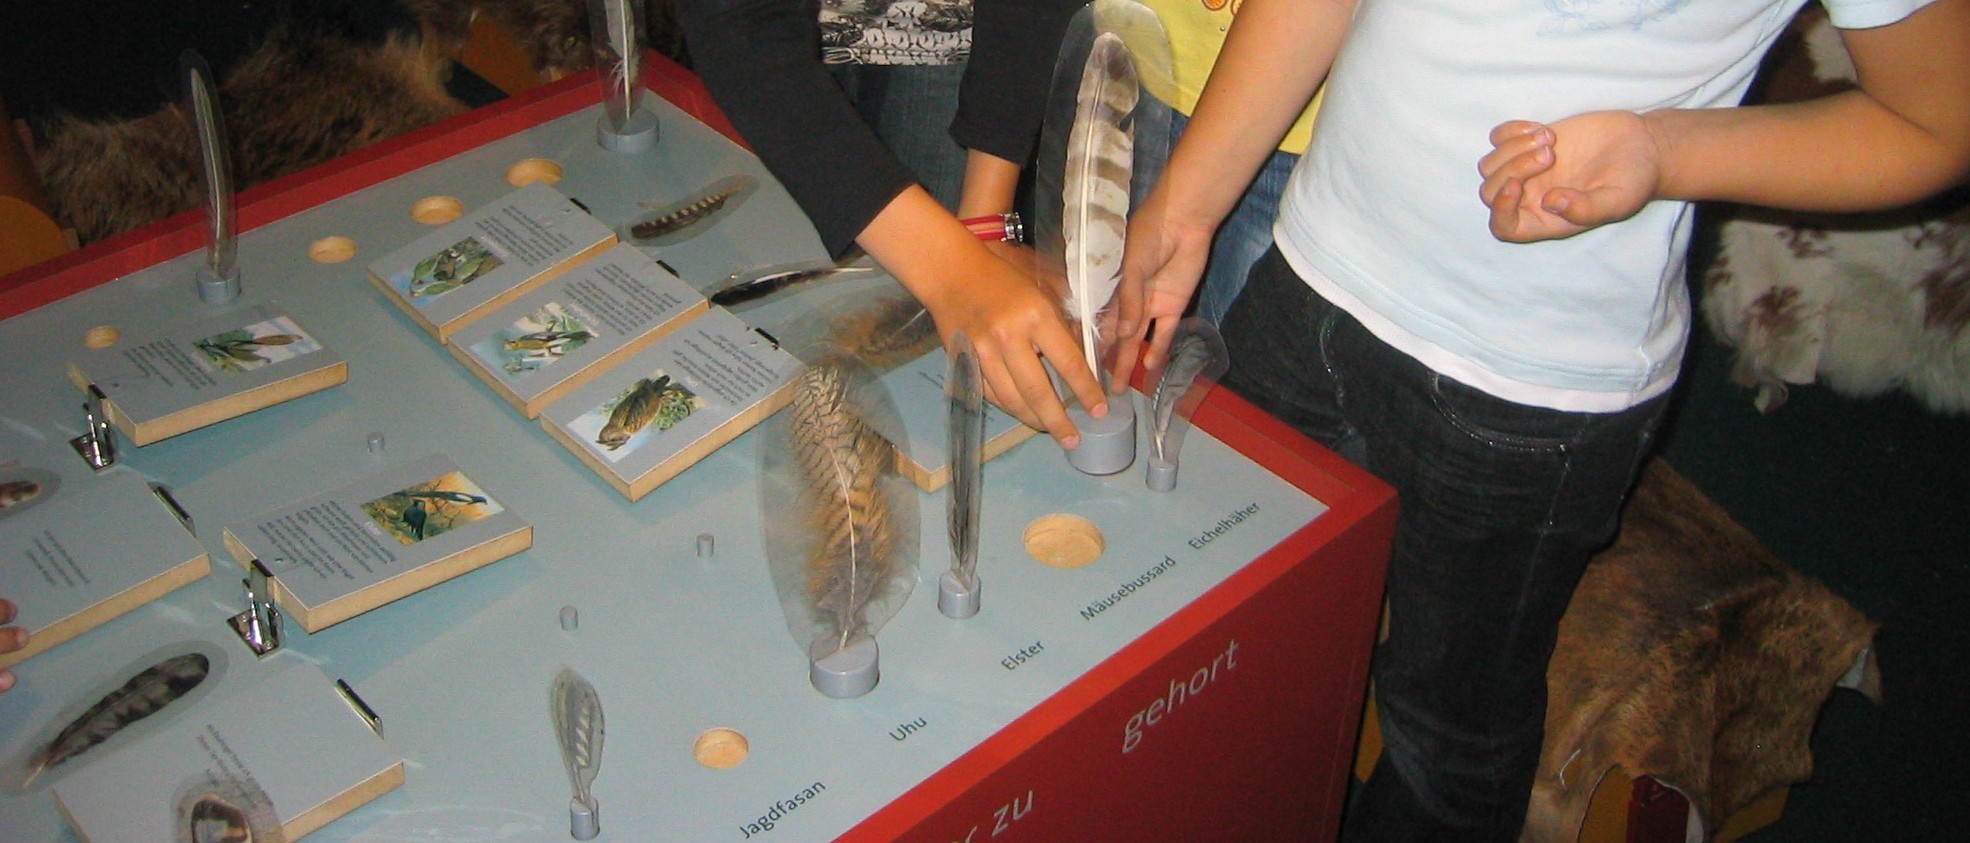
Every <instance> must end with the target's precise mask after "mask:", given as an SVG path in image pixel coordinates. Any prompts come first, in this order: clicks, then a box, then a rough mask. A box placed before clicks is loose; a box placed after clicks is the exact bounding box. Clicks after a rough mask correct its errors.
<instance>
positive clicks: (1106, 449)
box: [1033, 0, 1175, 475]
mask: <svg viewBox="0 0 1970 843" xmlns="http://www.w3.org/2000/svg"><path fill="white" fill-rule="evenodd" d="M1170 64H1171V59H1170V44H1169V38H1168V36H1167V35H1166V34H1165V33H1164V31H1163V25H1162V23H1161V21H1160V20H1159V19H1158V18H1157V17H1156V14H1155V13H1154V12H1152V11H1150V10H1149V9H1148V8H1147V7H1145V6H1143V5H1142V4H1140V3H1137V2H1135V0H1096V2H1094V3H1091V4H1089V5H1088V6H1087V7H1086V8H1083V9H1082V10H1081V11H1080V12H1078V13H1076V14H1075V16H1074V19H1073V20H1072V21H1070V22H1069V24H1068V27H1067V35H1066V37H1065V38H1064V39H1063V40H1062V44H1061V53H1060V57H1059V60H1058V62H1057V63H1056V64H1055V66H1054V76H1053V87H1052V89H1051V91H1050V93H1049V94H1048V97H1047V108H1046V116H1045V119H1044V121H1043V122H1042V124H1041V129H1040V147H1039V157H1038V163H1037V166H1036V168H1035V179H1036V190H1035V191H1034V216H1035V220H1034V226H1033V230H1034V245H1035V249H1036V250H1037V251H1038V253H1039V256H1040V261H1039V265H1040V267H1041V270H1040V271H1041V274H1042V277H1041V283H1042V285H1043V286H1047V287H1049V288H1053V289H1058V290H1060V291H1061V292H1060V298H1061V301H1062V308H1063V310H1064V311H1065V313H1066V315H1067V317H1068V319H1069V320H1070V321H1071V322H1073V323H1074V325H1075V326H1076V328H1077V329H1078V330H1079V332H1080V335H1081V353H1082V356H1083V357H1084V358H1085V359H1086V360H1087V362H1088V364H1089V366H1090V368H1091V369H1092V370H1093V372H1094V375H1095V378H1096V379H1097V380H1099V381H1101V383H1102V384H1103V386H1104V387H1106V386H1107V385H1108V380H1109V378H1108V373H1109V372H1111V371H1113V370H1114V368H1115V366H1114V363H1115V360H1114V354H1115V347H1114V340H1115V335H1114V330H1113V323H1114V317H1115V312H1114V306H1113V305H1114V301H1113V300H1114V298H1115V293H1116V290H1117V288H1118V287H1119V285H1120V283H1121V272H1122V247H1123V243H1124V240H1125V239H1126V234H1127V230H1128V215H1129V202H1130V191H1131V188H1132V187H1133V173H1134V170H1135V160H1136V157H1137V155H1138V154H1140V153H1141V152H1147V151H1148V150H1147V147H1148V146H1150V145H1155V146H1157V147H1158V148H1161V147H1166V146H1167V144H1168V138H1169V114H1170V109H1169V108H1168V107H1166V106H1163V105H1162V104H1161V102H1160V101H1159V100H1158V99H1157V97H1158V95H1159V94H1160V95H1162V96H1168V94H1169V92H1171V91H1173V90H1174V87H1175V86H1174V84H1172V82H1171V79H1172V77H1171V75H1170ZM1139 140H1140V143H1138V141H1139ZM1068 413H1069V417H1070V419H1071V420H1072V421H1073V423H1074V427H1075V428H1076V429H1077V430H1078V431H1079V432H1080V435H1081V443H1080V445H1079V446H1078V447H1076V448H1075V449H1074V450H1072V451H1069V452H1068V454H1067V459H1068V462H1069V463H1070V464H1072V465H1073V466H1074V467H1075V468H1077V469H1079V470H1081V471H1082V472H1084V473H1087V474H1096V475H1101V474H1113V473H1115V472H1118V471H1121V470H1122V469H1125V468H1127V467H1129V465H1130V464H1131V463H1133V462H1134V461H1135V437H1136V431H1135V428H1136V421H1135V407H1134V403H1133V402H1132V400H1130V399H1129V398H1127V397H1126V396H1121V397H1117V398H1115V399H1113V400H1110V401H1109V402H1108V414H1107V415H1106V416H1104V417H1102V418H1099V419H1097V418H1093V417H1092V416H1090V415H1088V413H1087V411H1086V409H1084V408H1081V407H1070V408H1069V409H1068Z"/></svg>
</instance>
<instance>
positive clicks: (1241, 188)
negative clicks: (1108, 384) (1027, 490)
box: [1117, 0, 1354, 380]
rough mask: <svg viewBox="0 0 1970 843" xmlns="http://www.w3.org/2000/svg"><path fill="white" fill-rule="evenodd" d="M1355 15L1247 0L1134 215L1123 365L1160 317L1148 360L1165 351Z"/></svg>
mask: <svg viewBox="0 0 1970 843" xmlns="http://www.w3.org/2000/svg"><path fill="white" fill-rule="evenodd" d="M1353 16H1354V0H1246V2H1245V3H1244V5H1242V6H1240V7H1239V10H1238V17H1237V18H1236V19H1235V20H1234V21H1233V23H1232V26H1231V32H1230V34H1229V35H1228V36H1226V38H1225V44H1224V50H1223V51H1222V52H1220V53H1219V54H1218V60H1217V64H1216V65H1214V66H1213V67H1212V69H1211V78H1210V82H1209V84H1207V85H1206V86H1205V87H1204V93H1203V96H1202V98H1201V99H1199V100H1198V103H1197V109H1196V113H1195V114H1193V115H1192V116H1191V120H1190V125H1189V126H1187V127H1186V128H1185V129H1184V132H1183V137H1182V138H1181V139H1179V140H1178V142H1177V146H1176V149H1175V150H1174V151H1172V152H1171V153H1170V163H1169V166H1168V168H1166V169H1165V170H1164V172H1163V179H1162V181H1160V182H1158V183H1157V184H1156V188H1155V190H1154V191H1152V192H1151V193H1150V195H1149V198H1148V199H1146V200H1144V202H1143V206H1142V207H1141V208H1139V209H1137V210H1136V212H1135V214H1134V215H1133V216H1132V218H1131V220H1130V223H1129V239H1128V248H1127V250H1126V251H1125V252H1124V257H1123V262H1122V278H1123V284H1122V286H1121V290H1120V292H1121V294H1122V296H1123V300H1122V312H1121V316H1122V318H1121V324H1120V326H1119V328H1118V330H1119V331H1120V334H1121V336H1122V345H1121V352H1122V353H1121V354H1120V355H1118V361H1117V362H1118V365H1119V366H1121V367H1123V372H1124V373H1125V372H1126V370H1127V367H1130V366H1133V365H1134V362H1135V349H1136V348H1137V345H1138V344H1139V343H1140V342H1141V340H1142V336H1143V332H1144V330H1145V329H1147V328H1149V327H1150V326H1151V325H1152V324H1153V325H1154V326H1155V328H1156V336H1155V339H1154V341H1153V343H1152V345H1151V347H1150V354H1149V362H1150V363H1151V364H1152V365H1153V364H1155V363H1156V362H1157V361H1159V360H1160V359H1161V358H1162V355H1163V352H1164V350H1165V349H1167V348H1168V346H1169V341H1170V338H1171V336H1172V335H1173V334H1174V330H1175V328H1176V323H1177V320H1179V319H1181V318H1183V310H1184V307H1185V306H1186V305H1187V304H1188V303H1189V301H1190V296H1191V294H1192V293H1193V292H1194V291H1195V290H1196V288H1197V282H1198V279H1199V278H1201V277H1202V275H1203V272H1204V264H1205V261H1206V260H1207V258H1208V257H1209V256H1210V251H1211V237H1212V235H1213V234H1215V233H1216V232H1217V227H1218V225H1219V223H1221V222H1223V221H1224V217H1225V215H1226V214H1229V213H1231V209H1232V208H1233V207H1234V206H1235V205H1237V203H1238V197H1239V196H1240V195H1242V194H1243V193H1244V192H1245V187H1246V186H1247V185H1249V184H1250V183H1251V181H1252V177H1253V176H1254V175H1255V174H1257V173H1258V170H1259V167H1260V166H1261V165H1263V164H1264V163H1265V160H1266V158H1267V157H1268V156H1270V155H1271V154H1272V151H1273V150H1274V149H1276V148H1277V147H1278V145H1279V139H1280V138H1282V137H1284V136H1285V134H1286V130H1287V128H1289V127H1291V126H1292V124H1293V121H1294V120H1295V119H1297V118H1298V117H1299V115H1300V112H1302V111H1304V110H1306V106H1307V103H1308V102H1310V101H1312V99H1313V94H1314V92H1315V91H1316V90H1318V89H1319V87H1320V83H1321V80H1323V79H1325V78H1326V77H1327V68H1328V67H1329V66H1330V65H1331V64H1332V63H1333V61H1334V55H1335V54H1336V53H1337V52H1339V51H1340V45H1341V41H1342V39H1343V38H1344V37H1345V36H1346V34H1347V30H1348V24H1349V23H1350V22H1351V20H1352V19H1353ZM1118 374H1120V373H1118ZM1118 380H1119V378H1118Z"/></svg>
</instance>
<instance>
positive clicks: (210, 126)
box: [178, 50, 238, 278]
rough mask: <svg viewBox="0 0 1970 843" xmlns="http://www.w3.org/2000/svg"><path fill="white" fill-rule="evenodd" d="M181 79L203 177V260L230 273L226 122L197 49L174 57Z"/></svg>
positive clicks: (232, 247) (232, 239)
mask: <svg viewBox="0 0 1970 843" xmlns="http://www.w3.org/2000/svg"><path fill="white" fill-rule="evenodd" d="M178 64H179V67H180V68H181V69H182V73H183V74H184V78H185V96H186V100H187V101H188V110H189V111H190V113H191V118H192V125H193V127H194V128H196V129H197V131H198V153H199V162H200V165H201V167H200V174H201V175H202V176H204V179H205V216H206V223H207V240H206V242H205V262H206V266H207V268H209V269H211V270H212V273H213V274H214V275H217V276H218V277H220V278H225V277H227V276H229V275H231V274H232V270H233V259H234V255H235V253H236V251H237V249H238V237H237V236H236V233H235V230H234V220H233V176H232V153H231V151H230V150H228V149H227V148H226V124H225V119H224V118H223V117H222V116H221V114H220V111H219V98H218V95H217V94H216V93H214V92H213V89H212V85H213V80H212V68H211V67H210V66H208V65H207V64H206V63H205V57H204V56H201V55H199V53H198V51H197V50H186V51H184V52H183V53H180V54H179V56H178Z"/></svg>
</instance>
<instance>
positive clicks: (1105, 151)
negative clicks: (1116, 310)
mask: <svg viewBox="0 0 1970 843" xmlns="http://www.w3.org/2000/svg"><path fill="white" fill-rule="evenodd" d="M1139 96H1140V87H1139V85H1138V83H1137V80H1136V74H1135V63H1134V62H1133V61H1132V60H1131V59H1130V57H1129V50H1128V47H1127V46H1126V45H1125V44H1124V43H1123V41H1122V38H1121V36H1119V35H1116V34H1115V33H1113V32H1104V33H1102V34H1101V35H1100V36H1098V37H1096V38H1095V40H1094V45H1093V47H1092V48H1091V49H1090V50H1089V51H1088V58H1087V61H1086V63H1085V64H1083V65H1082V68H1081V80H1080V87H1079V89H1078V90H1077V92H1076V93H1075V97H1074V104H1075V105H1074V126H1073V128H1072V129H1071V130H1070V131H1069V133H1068V136H1067V160H1066V171H1065V174H1064V176H1063V178H1062V181H1063V186H1062V191H1063V194H1064V195H1062V197H1061V203H1062V209H1061V235H1062V238H1063V239H1064V241H1065V246H1066V258H1067V314H1068V315H1069V316H1070V317H1072V318H1073V319H1074V320H1075V321H1077V322H1079V323H1080V325H1081V351H1082V353H1083V354H1084V355H1085V356H1086V357H1087V361H1088V366H1089V367H1090V369H1091V370H1093V372H1094V373H1095V375H1096V377H1100V373H1101V364H1100V360H1101V357H1100V354H1099V351H1100V349H1099V347H1098V346H1099V340H1100V327H1099V326H1100V317H1101V311H1102V309H1103V308H1106V307H1107V306H1108V302H1109V300H1110V299H1112V298H1114V296H1115V288H1116V287H1117V286H1118V285H1119V284H1120V283H1121V281H1122V244H1123V240H1124V239H1125V237H1126V235H1127V233H1128V217H1129V180H1130V178H1131V175H1132V170H1133V167H1134V158H1135V142H1134V139H1133V137H1132V135H1131V133H1130V131H1131V126H1130V122H1129V117H1130V114H1132V113H1133V112H1134V111H1135V106H1136V100H1137V98H1138V97H1139Z"/></svg>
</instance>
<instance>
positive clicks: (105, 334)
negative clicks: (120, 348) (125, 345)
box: [82, 325, 123, 348]
mask: <svg viewBox="0 0 1970 843" xmlns="http://www.w3.org/2000/svg"><path fill="white" fill-rule="evenodd" d="M120 339H123V332H122V331H119V330H117V329H115V328H113V327H111V326H109V325H97V326H96V327H94V328H90V329H89V330H87V331H83V332H82V344H83V345H86V346H88V347H90V348H108V347H110V346H112V345H115V344H116V341H117V340H120Z"/></svg>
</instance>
